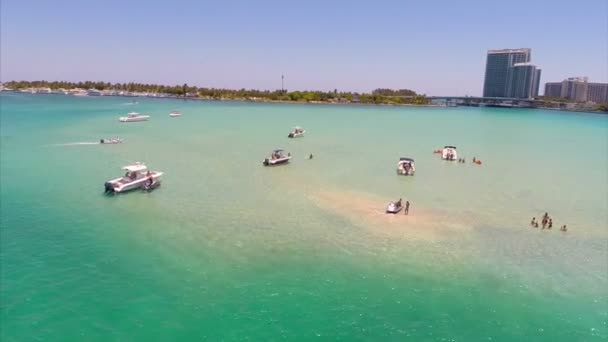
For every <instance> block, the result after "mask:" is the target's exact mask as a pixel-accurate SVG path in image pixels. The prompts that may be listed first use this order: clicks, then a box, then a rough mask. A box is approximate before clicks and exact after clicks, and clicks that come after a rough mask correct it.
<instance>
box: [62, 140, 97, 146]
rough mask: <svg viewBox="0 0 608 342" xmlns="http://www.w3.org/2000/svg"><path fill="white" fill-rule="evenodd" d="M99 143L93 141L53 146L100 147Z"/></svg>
mask: <svg viewBox="0 0 608 342" xmlns="http://www.w3.org/2000/svg"><path fill="white" fill-rule="evenodd" d="M99 144H100V143H99V141H96V142H91V141H81V142H73V143H66V144H54V145H52V146H80V145H99Z"/></svg>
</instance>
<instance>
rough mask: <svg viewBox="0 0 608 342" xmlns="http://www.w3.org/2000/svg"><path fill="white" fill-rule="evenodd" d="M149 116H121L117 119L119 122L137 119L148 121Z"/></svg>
mask: <svg viewBox="0 0 608 342" xmlns="http://www.w3.org/2000/svg"><path fill="white" fill-rule="evenodd" d="M149 118H150V117H149V116H143V117H137V118H128V117H126V116H122V117H120V118H119V119H118V121H120V122H139V121H148V119H149Z"/></svg>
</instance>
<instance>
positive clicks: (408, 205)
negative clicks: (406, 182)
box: [403, 201, 410, 215]
mask: <svg viewBox="0 0 608 342" xmlns="http://www.w3.org/2000/svg"><path fill="white" fill-rule="evenodd" d="M403 213H404V214H405V215H409V213H410V201H405V211H403Z"/></svg>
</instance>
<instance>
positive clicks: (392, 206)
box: [386, 198, 403, 214]
mask: <svg viewBox="0 0 608 342" xmlns="http://www.w3.org/2000/svg"><path fill="white" fill-rule="evenodd" d="M401 209H403V204H402V203H401V198H400V199H399V200H398V201H397V202H391V203H389V204H388V206H387V207H386V213H387V214H397V213H398V212H400V211H401Z"/></svg>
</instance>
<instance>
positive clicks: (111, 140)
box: [99, 138, 122, 144]
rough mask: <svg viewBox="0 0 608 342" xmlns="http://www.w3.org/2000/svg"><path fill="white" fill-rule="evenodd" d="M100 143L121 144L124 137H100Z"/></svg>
mask: <svg viewBox="0 0 608 342" xmlns="http://www.w3.org/2000/svg"><path fill="white" fill-rule="evenodd" d="M99 143H100V144H120V143H122V139H120V138H106V139H99Z"/></svg>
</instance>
